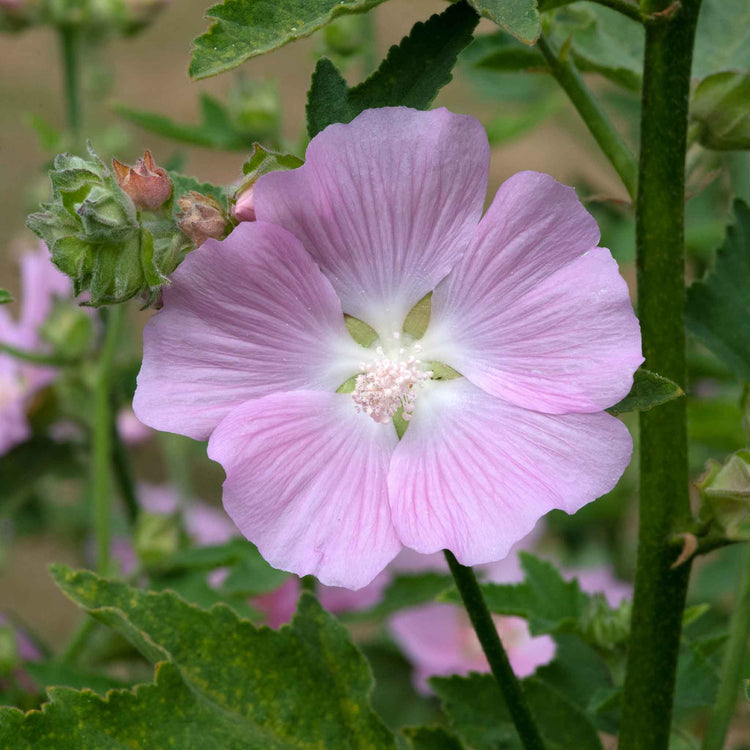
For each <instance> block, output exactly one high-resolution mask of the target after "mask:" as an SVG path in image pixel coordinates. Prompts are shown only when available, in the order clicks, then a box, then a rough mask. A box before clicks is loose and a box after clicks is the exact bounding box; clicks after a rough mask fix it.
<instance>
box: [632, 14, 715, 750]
mask: <svg viewBox="0 0 750 750" xmlns="http://www.w3.org/2000/svg"><path fill="white" fill-rule="evenodd" d="M665 6H666V2H665V1H664V0H653V1H652V2H648V0H644V3H643V5H642V11H643V12H644V13H658V12H660V11H662V10H663V9H664V7H665ZM699 6H700V0H684V2H683V4H682V9H681V11H680V12H679V13H677V14H675V15H674V16H673V17H671V18H669V20H665V21H664V22H663V23H659V24H649V25H648V26H647V27H646V47H645V61H644V76H643V93H642V113H641V156H640V165H639V175H638V197H637V201H636V240H637V266H638V310H639V317H640V322H641V332H642V335H643V352H644V355H645V358H646V362H645V366H646V367H648V368H649V369H651V370H654V371H655V372H659V373H661V374H662V375H664V376H665V377H668V378H669V379H670V380H673V381H674V382H676V383H677V384H678V385H679V386H681V387H683V388H684V387H685V382H686V371H687V367H686V357H685V321H684V297H685V289H684V218H685V215H684V212H685V151H686V136H687V115H688V95H689V91H690V67H691V62H692V50H693V41H694V37H695V27H696V23H697V20H698V10H699ZM640 436H641V437H640V467H641V469H640V470H641V482H640V492H639V515H640V519H639V537H638V564H637V571H636V581H635V595H634V600H633V615H632V628H631V636H630V642H629V645H628V662H627V672H626V676H625V689H624V695H623V709H622V723H621V734H620V744H619V747H620V750H636V748H637V749H638V750H641V749H642V748H646V747H648V748H650V749H652V750H660V749H661V748H666V747H667V746H668V744H669V735H670V723H671V716H672V703H673V695H674V685H675V674H676V669H677V655H678V650H679V644H680V633H681V628H682V611H683V609H684V606H685V594H686V591H687V583H688V577H689V575H690V562H686V563H685V564H683V565H679V566H678V567H676V568H672V565H673V563H674V562H675V551H674V547H673V544H672V541H671V538H672V535H673V533H674V532H677V531H679V530H680V529H681V528H684V527H685V525H686V524H688V523H689V522H690V518H691V515H690V501H689V496H688V462H687V429H686V411H685V399H678V400H675V401H672V402H671V403H668V404H665V405H664V406H661V407H659V408H658V409H654V410H653V411H650V412H643V413H642V414H641V415H640Z"/></svg>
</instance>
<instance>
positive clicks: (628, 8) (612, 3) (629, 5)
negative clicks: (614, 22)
mask: <svg viewBox="0 0 750 750" xmlns="http://www.w3.org/2000/svg"><path fill="white" fill-rule="evenodd" d="M592 1H593V2H595V3H597V5H603V6H604V7H606V8H612V10H616V11H618V12H619V13H622V14H623V15H625V16H627V17H628V18H632V19H633V20H634V21H638V23H643V16H641V11H640V9H639V8H638V5H636V3H633V2H630V1H629V0H592Z"/></svg>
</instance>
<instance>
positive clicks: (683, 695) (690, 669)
mask: <svg viewBox="0 0 750 750" xmlns="http://www.w3.org/2000/svg"><path fill="white" fill-rule="evenodd" d="M718 689H719V672H718V670H717V669H716V667H715V666H714V665H713V664H712V663H711V660H710V659H709V658H708V656H707V655H706V654H705V653H704V652H703V650H702V646H701V642H700V641H699V642H696V643H690V644H683V646H682V647H681V649H680V656H679V659H678V661H677V678H676V682H675V693H674V706H675V708H676V709H695V708H700V707H701V706H711V705H713V703H714V701H715V700H716V693H717V691H718Z"/></svg>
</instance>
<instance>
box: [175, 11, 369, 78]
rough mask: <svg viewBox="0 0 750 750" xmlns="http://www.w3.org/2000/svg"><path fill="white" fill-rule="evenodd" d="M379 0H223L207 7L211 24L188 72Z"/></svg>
mask: <svg viewBox="0 0 750 750" xmlns="http://www.w3.org/2000/svg"><path fill="white" fill-rule="evenodd" d="M381 2H383V0H285V2H283V3H282V2H271V3H259V2H257V1H256V0H225V1H224V2H223V3H221V4H220V5H214V6H213V7H212V8H209V9H208V10H207V11H206V16H207V17H208V18H210V19H212V21H213V24H212V25H211V28H209V30H208V31H206V32H205V33H204V34H201V36H199V37H198V38H197V39H196V40H195V42H194V44H193V57H192V60H191V61H190V71H189V72H190V77H191V78H196V79H199V78H208V77H209V76H213V75H216V74H218V73H223V72H225V71H227V70H231V69H232V68H236V67H237V66H238V65H240V64H241V63H243V62H245V60H249V59H250V58H251V57H255V56H257V55H262V54H264V53H266V52H270V51H271V50H274V49H278V48H279V47H282V46H283V45H285V44H288V43H289V42H293V41H295V40H296V39H301V38H302V37H306V36H309V35H310V34H312V33H313V32H314V31H316V30H317V29H320V28H322V27H323V26H325V25H326V24H327V23H329V22H330V21H332V20H333V19H334V18H336V17H337V16H340V15H344V14H347V13H358V12H363V11H367V10H370V9H371V8H374V7H375V6H376V5H379V4H380V3H381Z"/></svg>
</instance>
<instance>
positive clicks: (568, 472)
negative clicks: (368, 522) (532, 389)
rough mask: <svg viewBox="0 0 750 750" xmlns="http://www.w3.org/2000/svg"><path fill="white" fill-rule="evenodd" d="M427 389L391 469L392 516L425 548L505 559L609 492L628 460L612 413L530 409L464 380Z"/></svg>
mask: <svg viewBox="0 0 750 750" xmlns="http://www.w3.org/2000/svg"><path fill="white" fill-rule="evenodd" d="M424 390H425V392H424V393H423V394H420V396H419V398H418V400H417V404H416V409H415V412H414V417H413V418H412V420H411V422H410V423H409V427H408V429H407V430H406V433H405V434H404V436H403V438H402V439H401V441H400V442H399V444H398V447H397V448H396V450H395V452H394V454H393V458H392V460H391V467H390V471H389V476H388V486H389V490H390V498H391V508H392V512H393V523H394V525H395V527H396V530H397V531H398V534H399V537H400V539H401V541H402V543H403V544H404V545H405V546H407V547H413V548H414V549H416V550H417V551H419V552H424V553H429V552H435V551H437V550H439V549H443V548H447V549H449V550H451V551H452V552H453V553H454V554H455V555H456V557H457V558H458V560H459V562H461V563H463V564H464V565H477V564H481V563H488V562H491V561H494V560H499V559H501V558H503V557H504V556H505V555H507V554H508V551H509V550H510V549H511V547H512V546H513V544H515V543H516V542H518V541H519V540H520V539H522V538H523V537H524V536H525V535H526V534H528V533H529V531H531V529H532V528H533V526H534V525H535V524H536V522H537V521H538V520H539V519H540V518H541V517H542V516H543V515H544V514H545V513H547V512H548V511H550V510H552V509H553V508H559V509H561V510H564V511H566V512H568V513H574V512H575V511H576V510H578V509H579V508H580V507H581V506H583V505H585V504H586V503H588V502H591V501H592V500H595V499H596V498H597V497H600V496H601V495H603V494H605V493H606V492H608V491H609V490H611V489H612V488H613V487H614V486H615V484H617V481H618V480H619V478H620V476H621V474H622V472H623V471H624V470H625V467H626V466H627V465H628V462H629V460H630V454H631V451H632V440H631V438H630V434H629V433H628V430H627V428H626V427H625V425H624V424H622V422H620V421H619V420H617V419H615V418H614V417H611V416H610V415H609V414H606V413H603V412H602V413H597V414H565V415H548V414H540V413H538V412H533V411H527V410H526V409H522V408H520V407H517V406H514V405H512V404H509V403H507V402H504V401H502V400H500V399H497V398H494V397H493V396H490V395H488V394H487V393H485V392H484V391H482V390H480V389H479V388H476V387H475V386H473V385H472V384H471V383H469V382H468V381H467V380H466V379H465V378H460V379H457V380H451V381H448V382H445V383H435V384H433V385H432V386H431V388H430V389H429V390H427V389H426V388H425V389H424Z"/></svg>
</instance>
